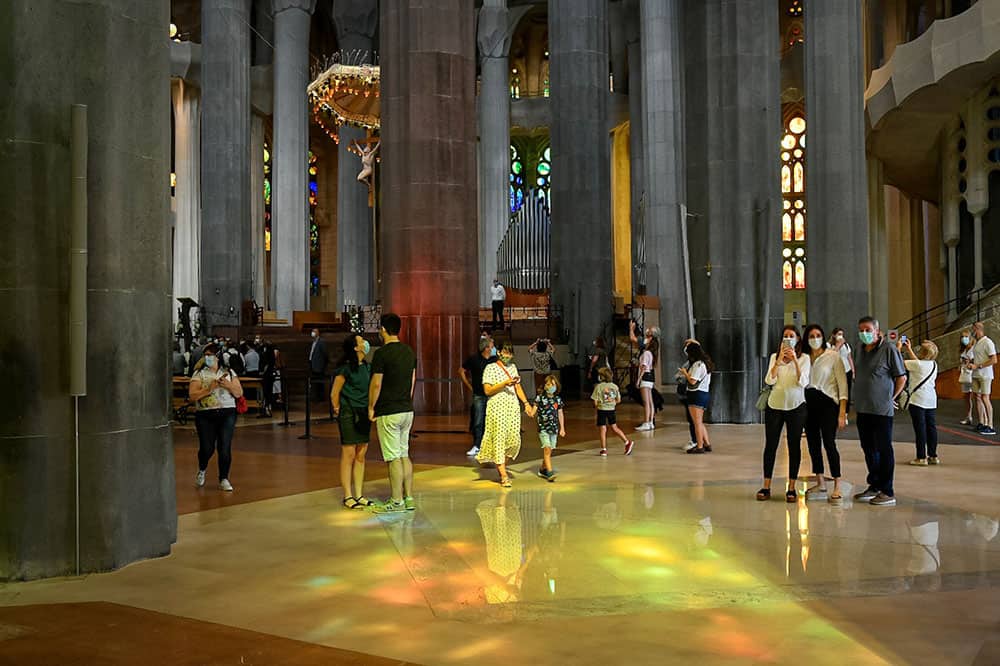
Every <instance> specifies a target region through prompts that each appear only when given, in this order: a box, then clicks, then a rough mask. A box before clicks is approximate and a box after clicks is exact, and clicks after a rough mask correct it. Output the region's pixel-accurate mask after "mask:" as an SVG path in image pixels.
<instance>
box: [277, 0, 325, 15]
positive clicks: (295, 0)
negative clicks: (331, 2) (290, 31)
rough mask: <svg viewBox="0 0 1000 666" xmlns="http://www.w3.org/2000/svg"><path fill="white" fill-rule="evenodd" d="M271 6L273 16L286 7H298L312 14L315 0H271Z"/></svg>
mask: <svg viewBox="0 0 1000 666" xmlns="http://www.w3.org/2000/svg"><path fill="white" fill-rule="evenodd" d="M271 8H272V9H273V10H274V14H275V16H277V15H278V14H280V13H281V12H283V11H285V10H286V9H298V10H300V11H303V12H305V13H306V14H309V15H312V13H313V11H314V10H315V9H316V0H271Z"/></svg>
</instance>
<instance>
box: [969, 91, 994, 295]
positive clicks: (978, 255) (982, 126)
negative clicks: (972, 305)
mask: <svg viewBox="0 0 1000 666" xmlns="http://www.w3.org/2000/svg"><path fill="white" fill-rule="evenodd" d="M986 99H987V97H986V94H985V91H984V92H983V93H980V94H978V95H976V96H975V97H973V98H972V99H970V100H969V102H968V105H967V106H966V112H965V136H966V139H967V142H966V149H965V159H966V161H967V162H968V176H967V177H966V181H967V182H966V189H965V195H964V196H965V203H966V206H967V208H968V210H969V215H971V216H972V247H973V255H972V256H973V285H972V288H973V289H982V287H983V214H984V213H986V211H987V210H988V209H989V207H990V172H989V165H988V162H987V159H986V151H987V149H988V144H987V142H986V134H987V128H986V113H985V108H986Z"/></svg>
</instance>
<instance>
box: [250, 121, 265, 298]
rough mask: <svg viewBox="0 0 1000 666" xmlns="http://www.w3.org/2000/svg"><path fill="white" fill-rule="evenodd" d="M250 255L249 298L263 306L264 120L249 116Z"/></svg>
mask: <svg viewBox="0 0 1000 666" xmlns="http://www.w3.org/2000/svg"><path fill="white" fill-rule="evenodd" d="M250 256H251V284H252V285H253V288H252V290H251V295H252V297H253V299H254V300H255V301H257V305H259V306H261V307H263V306H264V304H265V302H266V301H265V296H266V294H265V293H264V287H265V284H264V282H265V276H266V271H265V262H266V261H267V251H266V249H265V248H264V119H263V118H262V117H261V116H258V115H257V114H253V115H252V116H251V119H250Z"/></svg>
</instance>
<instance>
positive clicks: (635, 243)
mask: <svg viewBox="0 0 1000 666" xmlns="http://www.w3.org/2000/svg"><path fill="white" fill-rule="evenodd" d="M641 32H642V28H641V25H640V23H639V0H625V41H626V48H627V51H628V56H627V60H628V116H629V156H630V158H631V165H630V171H631V178H632V181H631V184H632V291H633V293H639V289H640V279H639V278H640V277H643V278H644V275H645V273H644V271H643V272H640V271H639V270H638V261H639V257H640V256H642V251H643V247H644V244H645V240H644V239H643V229H642V212H643V211H642V197H643V195H644V194H645V182H646V181H645V161H644V159H643V153H644V152H645V150H646V146H645V137H644V132H643V129H644V128H643V125H644V124H645V114H644V112H643V91H644V89H645V86H644V85H643V79H642V44H641V42H640V36H641ZM641 288H643V289H645V283H644V282H643V284H642V285H641ZM628 295H629V296H631V294H628Z"/></svg>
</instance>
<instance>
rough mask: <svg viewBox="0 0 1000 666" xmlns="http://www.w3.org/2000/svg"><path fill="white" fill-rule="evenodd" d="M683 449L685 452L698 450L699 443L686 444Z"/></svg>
mask: <svg viewBox="0 0 1000 666" xmlns="http://www.w3.org/2000/svg"><path fill="white" fill-rule="evenodd" d="M681 448H682V449H684V450H685V451H690V450H691V449H697V448H698V442H688V443H687V444H685V445H684V446H682V447H681Z"/></svg>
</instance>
